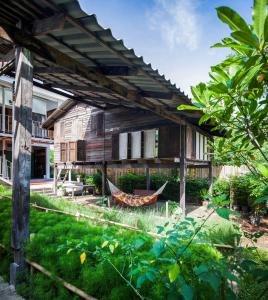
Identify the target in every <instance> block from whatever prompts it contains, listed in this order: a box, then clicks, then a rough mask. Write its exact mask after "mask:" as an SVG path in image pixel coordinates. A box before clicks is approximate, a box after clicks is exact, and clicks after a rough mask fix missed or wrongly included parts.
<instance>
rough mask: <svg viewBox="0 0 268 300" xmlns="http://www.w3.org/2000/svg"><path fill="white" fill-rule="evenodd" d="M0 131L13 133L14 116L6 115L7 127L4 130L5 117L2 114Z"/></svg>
mask: <svg viewBox="0 0 268 300" xmlns="http://www.w3.org/2000/svg"><path fill="white" fill-rule="evenodd" d="M0 131H2V132H4V133H12V116H10V115H5V127H4V128H3V115H2V114H0Z"/></svg>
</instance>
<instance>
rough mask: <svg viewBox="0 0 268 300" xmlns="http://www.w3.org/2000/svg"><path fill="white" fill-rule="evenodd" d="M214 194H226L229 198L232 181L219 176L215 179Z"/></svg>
mask: <svg viewBox="0 0 268 300" xmlns="http://www.w3.org/2000/svg"><path fill="white" fill-rule="evenodd" d="M212 194H213V196H219V195H222V194H224V195H226V196H227V198H229V197H230V182H229V180H228V179H221V178H217V179H215V180H214V181H213V185H212Z"/></svg>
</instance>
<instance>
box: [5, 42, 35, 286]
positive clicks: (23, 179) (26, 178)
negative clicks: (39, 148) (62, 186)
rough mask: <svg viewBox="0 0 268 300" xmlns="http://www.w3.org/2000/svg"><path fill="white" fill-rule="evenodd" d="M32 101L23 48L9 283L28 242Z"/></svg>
mask: <svg viewBox="0 0 268 300" xmlns="http://www.w3.org/2000/svg"><path fill="white" fill-rule="evenodd" d="M32 98H33V56H32V53H31V52H30V51H29V50H28V49H26V48H23V47H17V48H16V77H15V103H14V135H13V185H12V234H11V247H12V248H13V249H14V263H12V264H11V267H10V283H11V284H13V285H15V283H16V277H17V273H18V272H22V271H25V269H26V264H25V258H24V249H23V247H24V244H25V242H26V241H27V240H28V238H29V213H30V178H31V136H32Z"/></svg>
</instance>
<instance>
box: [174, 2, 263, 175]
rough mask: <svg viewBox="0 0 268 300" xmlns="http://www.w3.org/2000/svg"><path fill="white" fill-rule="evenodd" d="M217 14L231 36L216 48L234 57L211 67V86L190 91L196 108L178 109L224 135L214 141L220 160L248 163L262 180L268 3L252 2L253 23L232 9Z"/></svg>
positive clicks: (185, 107)
mask: <svg viewBox="0 0 268 300" xmlns="http://www.w3.org/2000/svg"><path fill="white" fill-rule="evenodd" d="M217 14H218V17H219V19H220V20H221V21H222V22H224V23H225V24H227V25H228V26H229V28H230V30H231V33H230V36H228V37H225V38H223V39H222V40H221V42H220V43H217V44H215V45H214V46H213V47H214V48H222V47H224V48H227V49H229V50H230V55H229V56H228V57H227V58H226V59H225V60H223V61H222V62H221V63H219V64H217V65H216V66H212V67H211V72H210V73H209V76H210V81H209V82H208V83H206V84H205V83H200V84H198V85H197V86H196V87H192V94H193V97H194V100H193V102H192V103H193V106H190V105H182V106H180V107H179V109H187V110H201V111H202V112H203V113H204V115H203V116H202V117H201V119H200V121H199V123H200V124H210V125H211V126H213V128H214V130H218V131H221V132H222V133H224V134H225V136H226V137H227V139H226V138H221V139H220V140H218V142H217V143H216V150H217V153H216V157H217V159H218V158H219V157H220V160H222V161H230V162H233V163H235V164H236V165H241V164H244V165H247V166H248V168H249V169H250V170H251V172H252V173H254V174H258V175H259V176H262V175H263V172H262V170H260V169H259V164H261V165H263V164H266V165H267V164H268V155H267V136H268V131H267V121H268V119H267V116H268V114H267V112H268V98H267V83H268V63H267V61H268V29H267V28H268V21H267V20H268V17H267V1H266V0H254V6H253V11H252V24H251V25H249V24H247V22H246V21H245V20H244V19H243V18H242V17H241V16H240V15H239V14H238V13H237V12H236V11H234V10H232V9H231V8H229V7H225V6H223V7H219V8H217ZM262 168H263V166H262Z"/></svg>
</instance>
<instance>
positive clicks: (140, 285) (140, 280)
mask: <svg viewBox="0 0 268 300" xmlns="http://www.w3.org/2000/svg"><path fill="white" fill-rule="evenodd" d="M145 280H146V276H145V275H141V276H139V277H138V279H137V283H136V286H137V288H138V289H140V288H141V287H142V285H143V283H144V281H145Z"/></svg>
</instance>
